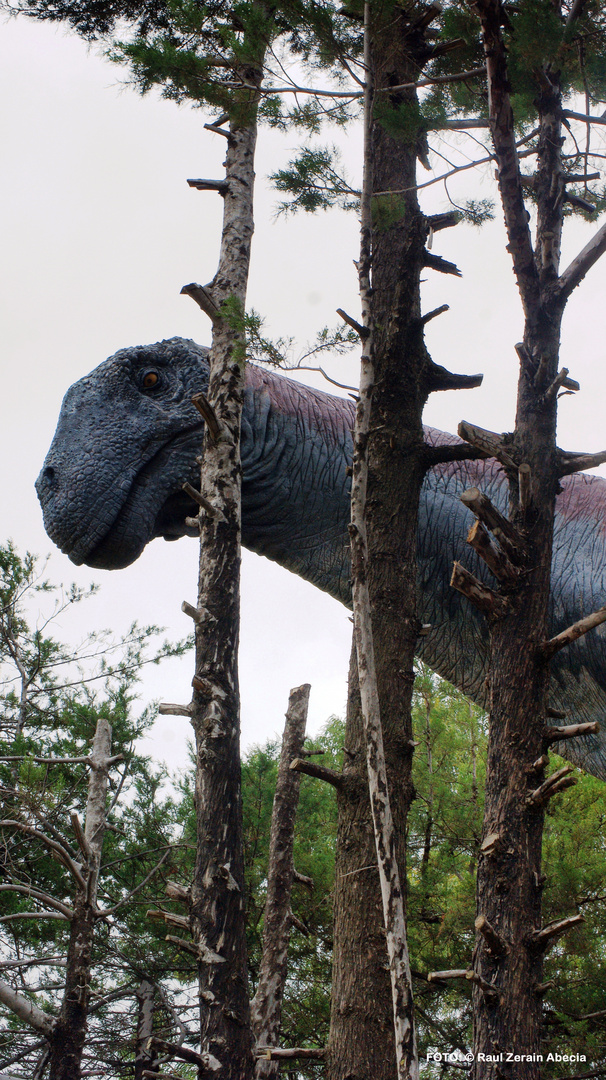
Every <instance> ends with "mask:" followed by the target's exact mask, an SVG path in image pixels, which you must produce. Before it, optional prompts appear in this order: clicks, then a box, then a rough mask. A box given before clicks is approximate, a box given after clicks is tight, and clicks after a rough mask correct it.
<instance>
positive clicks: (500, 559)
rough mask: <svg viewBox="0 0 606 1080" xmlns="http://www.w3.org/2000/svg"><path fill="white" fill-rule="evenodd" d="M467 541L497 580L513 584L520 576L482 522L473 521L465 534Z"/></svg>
mask: <svg viewBox="0 0 606 1080" xmlns="http://www.w3.org/2000/svg"><path fill="white" fill-rule="evenodd" d="M467 543H468V544H469V545H470V547H472V548H473V549H474V551H476V552H477V553H478V555H479V556H480V558H481V559H483V560H484V562H485V563H486V565H487V566H488V568H489V569H490V570H492V572H493V574H494V576H495V577H496V578H498V580H499V581H504V582H507V583H509V584H515V583H516V582H517V581H518V580H519V577H520V570H519V569H518V567H517V566H514V565H513V563H512V562H510V560H509V559H508V558H507V555H506V554H505V553H504V552H503V551H501V550H500V548H498V547H497V546H496V545H495V544H494V543H493V542H492V540H491V538H490V534H489V532H488V530H487V529H486V528H485V526H484V525H483V524H482V522H481V521H480V520H479V519H478V520H477V521H474V523H473V525H472V526H471V529H470V530H469V532H468V534H467Z"/></svg>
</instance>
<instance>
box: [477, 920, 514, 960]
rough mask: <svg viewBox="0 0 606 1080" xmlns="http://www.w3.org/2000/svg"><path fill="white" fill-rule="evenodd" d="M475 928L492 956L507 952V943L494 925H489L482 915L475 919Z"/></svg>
mask: <svg viewBox="0 0 606 1080" xmlns="http://www.w3.org/2000/svg"><path fill="white" fill-rule="evenodd" d="M475 928H476V930H477V931H478V933H479V934H481V935H482V937H483V938H484V941H485V942H486V946H487V948H488V949H489V951H490V952H491V953H492V954H493V956H502V955H503V953H505V952H507V945H506V944H505V942H504V941H503V938H502V937H501V936H500V934H498V933H497V931H496V930H495V929H494V927H493V926H491V924H490V923H489V922H488V919H486V918H485V917H484V915H478V917H477V919H476V921H475Z"/></svg>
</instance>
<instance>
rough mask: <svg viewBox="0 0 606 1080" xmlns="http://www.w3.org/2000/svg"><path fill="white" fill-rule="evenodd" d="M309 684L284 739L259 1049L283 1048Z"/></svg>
mask: <svg viewBox="0 0 606 1080" xmlns="http://www.w3.org/2000/svg"><path fill="white" fill-rule="evenodd" d="M310 689H311V687H310V686H309V683H304V684H303V686H299V687H297V688H296V689H295V690H291V692H290V698H289V701H288V711H287V713H286V723H285V725H284V735H283V737H282V750H281V753H280V764H279V766H278V779H277V783H276V793H275V795H274V803H273V809H272V817H271V835H270V841H269V866H268V872H267V898H266V901H265V915H264V922H263V955H262V957H261V967H260V970H259V985H258V987H257V992H256V994H255V996H254V998H253V1000H252V1002H251V1021H252V1030H253V1035H254V1037H255V1043H256V1049H257V1050H258V1049H260V1048H261V1047H264V1046H277V1045H278V1037H279V1034H280V1024H281V1021H282V999H283V996H284V985H285V983H286V965H287V953H288V941H289V938H290V928H291V914H290V899H291V893H292V883H293V879H294V863H293V844H294V835H295V817H296V813H297V805H298V802H299V788H300V786H301V776H300V773H298V772H295V771H294V770H293V769H291V767H290V763H291V761H293V760H294V759H296V758H297V757H299V755H300V754H301V752H302V750H303V743H304V742H305V726H306V724H307V706H308V703H309V691H310ZM279 1069H280V1062H279V1060H278V1061H271V1060H270V1061H264V1060H263V1059H262V1058H261V1059H258V1060H257V1064H256V1076H257V1078H258V1080H260V1078H262V1077H272V1076H277V1075H278V1072H279Z"/></svg>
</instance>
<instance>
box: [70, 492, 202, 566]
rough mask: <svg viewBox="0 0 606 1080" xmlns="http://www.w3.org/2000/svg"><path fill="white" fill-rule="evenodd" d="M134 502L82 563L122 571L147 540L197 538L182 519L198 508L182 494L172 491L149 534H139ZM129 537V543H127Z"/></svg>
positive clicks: (127, 506) (120, 515)
mask: <svg viewBox="0 0 606 1080" xmlns="http://www.w3.org/2000/svg"><path fill="white" fill-rule="evenodd" d="M136 502H137V500H136V498H133V500H132V501H131V500H129V501H128V502H127V503H126V504H125V505H124V507H123V508H122V510H121V511H120V513H119V515H118V517H117V518H116V521H115V522H114V524H113V526H112V528H111V529H110V530H109V532H108V533H107V534H106V536H104V537H103V539H102V540H101V542H100V543H99V544H97V545H96V546H95V547H94V548H93V549H92V551H90V552H89V553H88V554H87V555H86V557H85V559H83V560H81V561H82V562H85V563H86V565H87V566H91V567H93V569H95V570H123V569H124V568H125V567H126V566H131V564H132V563H134V562H135V561H136V560H137V559H138V558H139V556H140V555H141V552H142V551H143V549H144V548H145V547H146V546H147V544H148V543H150V541H151V540H155V539H157V538H158V537H162V539H163V540H180V539H181V537H182V536H198V535H199V532H198V529H197V528H195V527H192V526H191V525H186V523H185V519H186V517H194V516H195V515H196V513H197V511H198V507H197V506H196V504H195V503H194V502H193V500H192V499H189V498H188V497H187V496H186V495H185V494H184V493H183V492H181V491H176V492H173V494H172V495H169V496H168V498H167V499H166V500H165V502H164V503H163V504H162V506H161V507H160V510H159V512H158V515H157V517H156V520H155V522H154V524H153V527H152V528H151V530H150V531H149V534H148V532H147V531H146V532H145V533H143V531H142V530H141V516H140V515H139V514H138V513H137V512H136V510H135V509H134V508H135V507H136ZM133 522H138V526H137V529H136V530H133V528H132V525H133ZM131 537H132V541H133V542H132V543H129V540H130V539H131ZM66 554H68V555H69V557H70V558H71V559H72V562H75V561H76V560H75V559H74V558H73V557H72V556H71V555H70V553H69V552H67V553H66Z"/></svg>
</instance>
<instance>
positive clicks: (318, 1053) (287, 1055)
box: [255, 1046, 326, 1061]
mask: <svg viewBox="0 0 606 1080" xmlns="http://www.w3.org/2000/svg"><path fill="white" fill-rule="evenodd" d="M255 1057H256V1058H257V1060H258V1061H263V1060H264V1059H265V1060H267V1061H292V1060H293V1059H295V1058H299V1059H301V1060H302V1059H304V1058H307V1059H308V1060H310V1061H321V1060H322V1058H325V1057H326V1050H325V1049H324V1047H323V1046H305V1047H301V1046H293V1047H288V1048H282V1047H278V1046H259V1047H257V1049H256V1050H255Z"/></svg>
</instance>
